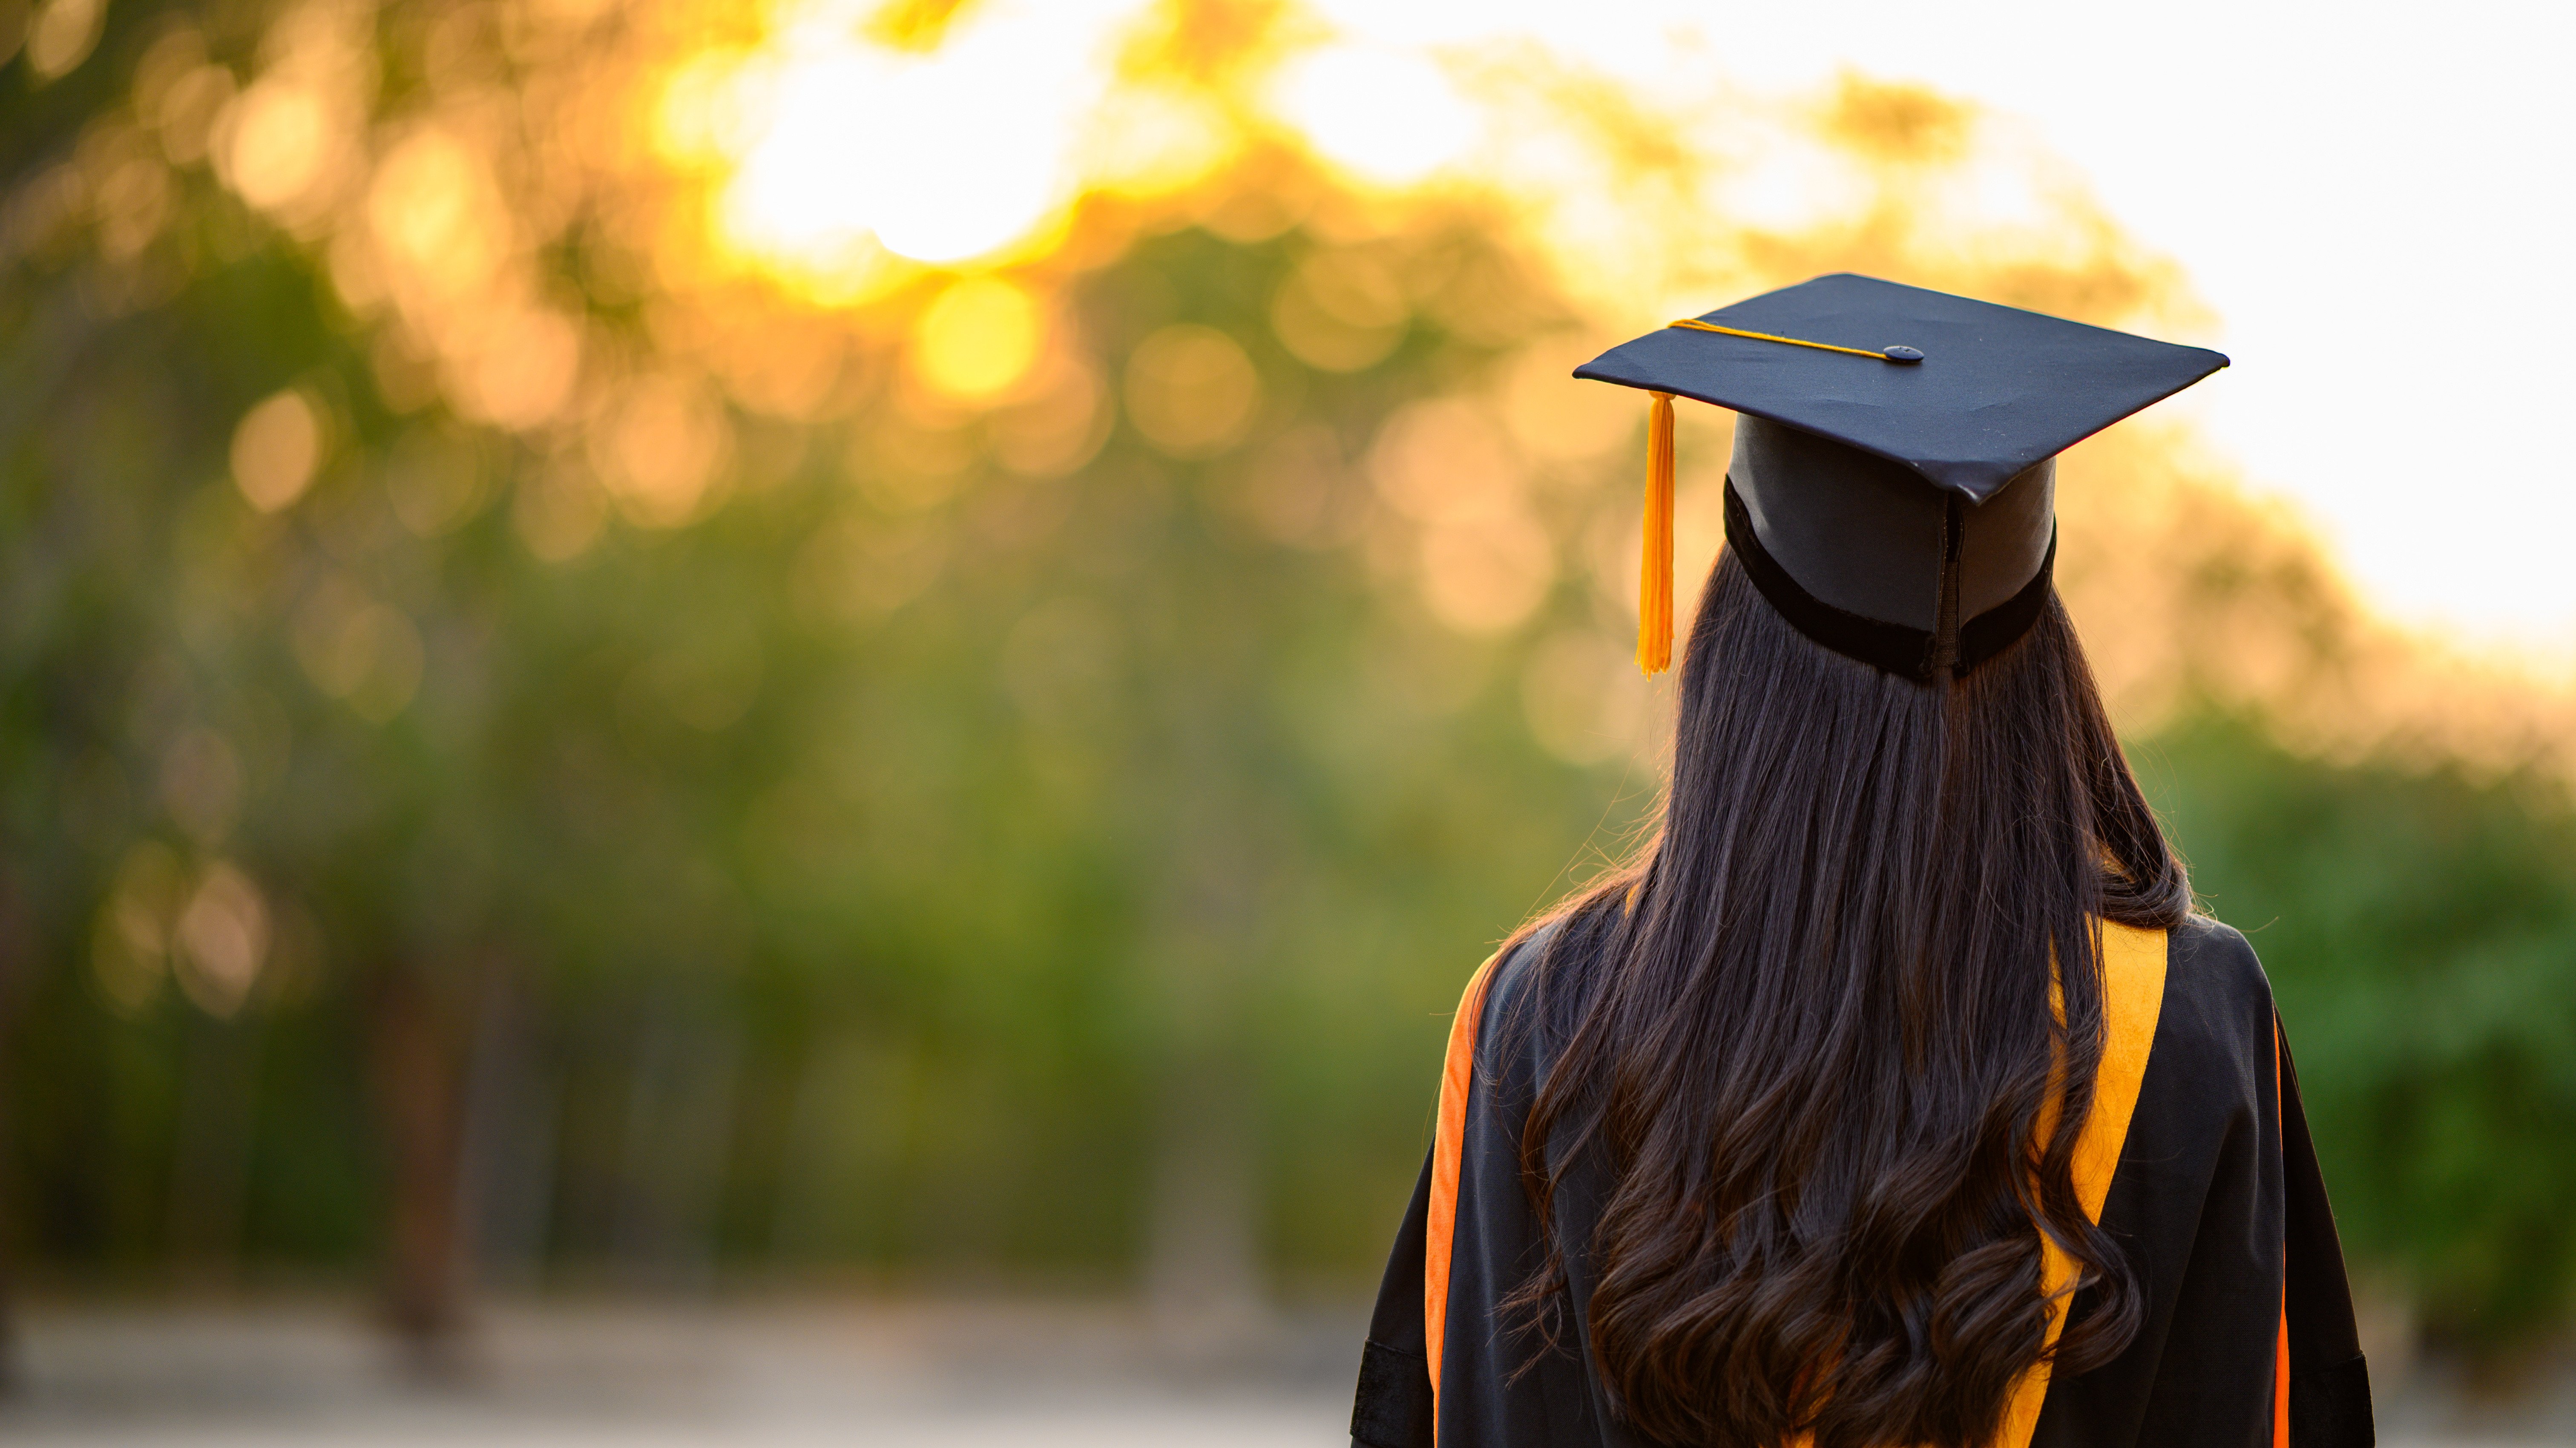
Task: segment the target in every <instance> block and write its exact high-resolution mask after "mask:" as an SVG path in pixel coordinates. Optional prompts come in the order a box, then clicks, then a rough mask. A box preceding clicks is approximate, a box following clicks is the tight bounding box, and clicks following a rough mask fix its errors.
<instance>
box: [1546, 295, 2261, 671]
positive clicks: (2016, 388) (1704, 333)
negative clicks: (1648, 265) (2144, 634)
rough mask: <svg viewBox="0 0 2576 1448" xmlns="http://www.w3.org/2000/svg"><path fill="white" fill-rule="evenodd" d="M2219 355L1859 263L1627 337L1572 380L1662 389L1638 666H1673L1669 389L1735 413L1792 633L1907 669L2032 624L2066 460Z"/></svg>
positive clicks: (1733, 499)
mask: <svg viewBox="0 0 2576 1448" xmlns="http://www.w3.org/2000/svg"><path fill="white" fill-rule="evenodd" d="M2226 365H2227V359H2226V358H2225V357H2223V356H2221V355H2220V354H2218V353H2216V352H2212V351H2208V350H2206V349H2204V348H2200V347H2178V346H2175V345H2173V344H2172V343H2169V342H2157V341H2153V340H2150V339H2148V338H2145V337H2136V336H2131V335H2129V334H2128V333H2126V332H2113V331H2108V330H2106V329H2104V328H2101V327H2088V326H2086V325H2084V324H2083V323H2081V322H2069V321H2066V320H2064V319H2062V318H2058V317H2050V316H2044V315H2042V314H2040V313H2038V312H2025V311H2021V310H2019V309H2018V308H2014V307H2001V306H1996V305H1995V304H1994V303H1992V302H1980V301H1974V300H1971V299H1969V298H1967V297H1957V296H1951V295H1949V294H1948V293H1946V292H1934V291H1926V290H1924V289H1923V288H1921V287H1909V286H1900V285H1898V284H1897V283H1895V282H1884V281H1879V280H1878V279H1876V278H1874V277H1864V276H1854V275H1851V274H1848V273H1844V274H1838V275H1834V276H1823V277H1818V278H1816V279H1815V280H1814V281H1810V282H1802V283H1800V284H1798V285H1797V286H1794V287H1785V288H1782V289H1781V290H1779V291H1776V292H1766V293H1764V294H1763V295H1761V296H1758V297H1754V298H1752V299H1750V300H1748V301H1742V302H1738V303H1736V304H1735V305H1733V306H1731V307H1721V308H1719V309H1718V310H1716V311H1714V312H1709V313H1707V314H1705V315H1703V316H1700V317H1697V318H1690V319H1685V320H1682V321H1678V322H1674V323H1672V324H1671V325H1670V326H1667V327H1665V328H1664V329H1662V330H1661V331H1657V332H1650V333H1648V334H1646V335H1645V336H1643V337H1639V338H1637V339H1636V340H1635V341H1633V342H1626V343H1622V344H1621V345H1619V346H1617V347H1613V348H1611V349H1610V350H1609V351H1607V352H1604V353H1602V354H1601V355H1600V356H1598V357H1595V358H1593V359H1592V360H1591V361H1590V362H1587V363H1585V364H1583V366H1581V367H1579V368H1577V369H1575V373H1574V375H1575V376H1577V377H1581V378H1587V379H1591V380H1594V381H1599V382H1616V383H1618V384H1620V385H1621V386H1623V387H1636V388H1642V389H1644V390H1645V391H1647V392H1650V393H1652V394H1654V406H1653V412H1652V423H1651V425H1650V427H1649V428H1648V430H1647V448H1646V453H1647V484H1646V546H1645V568H1644V577H1643V580H1642V582H1641V585H1640V603H1641V607H1640V617H1639V620H1638V634H1637V663H1638V666H1639V667H1640V668H1642V669H1644V670H1645V671H1646V672H1647V673H1649V674H1653V673H1658V672H1661V671H1662V670H1664V669H1666V668H1669V667H1671V665H1672V634H1673V601H1672V598H1673V542H1672V536H1673V535H1672V512H1673V399H1674V398H1675V397H1691V398H1696V399H1698V400H1699V401H1702V402H1708V403H1714V404H1715V405H1717V406H1719V407H1725V408H1731V409H1733V410H1734V411H1735V412H1736V413H1737V414H1738V416H1737V418H1736V424H1735V456H1734V458H1733V460H1732V462H1731V463H1730V465H1729V467H1728V469H1727V481H1726V542H1727V546H1728V547H1729V548H1732V549H1734V550H1735V551H1736V554H1737V556H1738V558H1739V559H1740V560H1741V561H1742V562H1743V565H1744V569H1745V572H1746V573H1747V574H1748V575H1749V576H1750V577H1751V578H1752V580H1753V583H1754V586H1755V587H1756V588H1758V589H1759V590H1760V591H1761V593H1762V596H1763V597H1764V598H1765V599H1767V600H1769V601H1770V603H1771V605H1772V606H1773V607H1775V608H1777V609H1779V610H1780V612H1781V613H1782V615H1784V616H1785V617H1787V619H1788V620H1789V622H1790V623H1791V624H1793V625H1794V626H1796V628H1797V629H1798V630H1799V632H1801V633H1804V634H1806V635H1807V636H1808V637H1809V638H1811V639H1814V640H1815V641H1816V642H1818V643H1820V644H1823V645H1824V646H1826V647H1827V648H1830V649H1833V650H1835V651H1836V652H1838V653H1843V654H1847V655H1849V656H1851V657H1853V658H1856V659H1859V660H1861V661H1863V662H1865V663H1869V664H1874V665H1876V666H1877V667H1879V668H1882V669H1885V670H1887V671H1888V672H1890V673H1894V674H1900V675H1903V676H1905V677H1907V678H1911V679H1929V678H1931V677H1933V676H1934V675H1935V674H1936V673H1938V672H1941V671H1944V670H1947V671H1951V672H1953V673H1960V672H1965V671H1966V670H1968V669H1970V668H1973V667H1975V666H1976V665H1977V664H1978V663H1981V662H1983V661H1984V660H1986V659H1988V658H1991V657H1993V656H1994V655H1995V654H1996V653H1998V652H2000V651H2001V650H2002V649H2003V648H2004V646H2005V645H2007V644H2010V643H2011V642H2013V641H2014V640H2015V639H2018V638H2020V637H2021V635H2022V634H2023V633H2024V632H2025V631H2027V630H2028V629H2029V628H2030V626H2031V625H2032V624H2033V623H2035V622H2037V621H2038V618H2039V615H2040V612H2041V610H2042V609H2044V608H2045V607H2046V606H2047V603H2048V593H2049V584H2050V570H2051V568H2052V566H2053V564H2054V563H2055V561H2056V556H2057V519H2056V509H2055V498H2056V486H2057V476H2056V462H2055V459H2056V455H2057V454H2058V453H2060V452H2063V451H2065V450H2066V449H2067V448H2069V447H2071V446H2073V445H2074V444H2075V443H2077V442H2079V441H2081V440H2083V439H2084V438H2087V437H2090V436H2092V435H2093V434H2094V433H2096V432H2099V431H2101V430H2102V429H2103V428H2106V427H2108V426H2110V425H2111V424H2112V423H2115V422H2117V421H2119V420H2120V419H2121V418H2124V417H2127V416H2128V415H2129V414H2131V413H2133V412H2136V411H2138V410H2139V409H2141V408H2144V407H2147V406H2149V405H2150V404H2152V403H2155V402H2158V401H2161V400H2162V399H2164V398H2166V397H2170V396H2172V395H2173V394H2174V393H2176V392H2180V391H2181V390H2182V389H2184V388H2186V387H2189V386H2190V385H2191V384H2193V383H2195V382H2198V381H2199V380H2200V379H2202V378H2204V377H2206V376H2208V375H2209V374H2210V373H2212V372H2215V371H2217V370H2218V369H2219V368H2221V367H2224V366H2226Z"/></svg>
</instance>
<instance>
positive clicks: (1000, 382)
mask: <svg viewBox="0 0 2576 1448" xmlns="http://www.w3.org/2000/svg"><path fill="white" fill-rule="evenodd" d="M1042 340H1043V338H1042V337H1041V335H1040V318H1039V315H1038V306H1037V301H1036V299H1035V298H1032V297H1031V296H1030V295H1029V294H1028V292H1027V291H1026V290H1024V289H1022V288H1020V287H1017V286H1013V285H1012V284H1011V283H1009V282H1007V281H1003V280H1001V279H999V278H996V277H968V278H966V279H965V280H963V281H960V282H958V283H956V284H955V285H953V286H951V287H949V288H948V289H947V290H946V291H944V292H942V293H940V294H939V299H938V300H937V301H934V302H932V303H931V304H930V305H929V306H927V307H924V308H923V309H922V312H921V318H920V320H919V321H917V322H916V323H914V324H913V331H912V360H913V365H914V366H915V367H917V368H919V369H920V372H921V378H922V380H923V381H924V382H927V383H928V384H930V386H931V387H932V388H934V389H935V390H937V391H939V392H941V393H943V394H945V395H947V396H949V397H953V398H956V399H958V400H960V401H968V402H979V401H982V400H983V399H985V398H988V397H992V396H995V395H996V394H998V393H1000V392H1002V391H1004V390H1005V389H1007V388H1009V387H1010V386H1011V384H1012V383H1015V382H1017V381H1019V380H1020V378H1021V377H1022V376H1024V375H1025V374H1026V373H1027V372H1028V370H1029V366H1030V364H1031V363H1033V362H1035V361H1036V360H1037V356H1038V346H1039V343H1040V342H1041V341H1042Z"/></svg>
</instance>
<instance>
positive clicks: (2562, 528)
mask: <svg viewBox="0 0 2576 1448" xmlns="http://www.w3.org/2000/svg"><path fill="white" fill-rule="evenodd" d="M1318 8H1320V9H1322V10H1325V11H1327V12H1329V13H1331V14H1332V16H1333V19H1334V20H1335V22H1336V23H1337V24H1338V25H1340V26H1342V27H1343V28H1344V30H1345V31H1346V33H1349V34H1351V35H1353V36H1354V37H1359V36H1365V37H1369V38H1371V39H1374V40H1377V41H1379V42H1381V43H1384V44H1386V45H1388V46H1390V47H1397V48H1411V47H1418V46H1430V47H1437V46H1439V45H1441V44H1444V43H1449V44H1454V43H1458V42H1461V41H1471V40H1482V39H1489V38H1493V37H1495V36H1498V35H1508V34H1513V33H1524V34H1530V35H1534V36H1537V37H1539V38H1540V39H1542V40H1544V41H1545V42H1546V43H1547V44H1548V46H1549V47H1550V48H1552V49H1554V50H1557V51H1559V52H1561V53H1565V54H1569V55H1579V56H1581V57H1583V58H1585V59H1587V60H1589V61H1591V62H1592V63H1594V64H1596V65H1598V66H1600V67H1602V68H1603V69H1606V70H1610V71H1613V72H1615V73H1618V74H1621V75H1624V76H1627V77H1630V78H1632V79H1635V80H1637V81H1639V82H1640V83H1644V84H1648V85H1655V86H1672V85H1684V86H1689V87H1691V88H1694V89H1702V90H1704V89H1705V88H1706V85H1707V76H1706V74H1705V71H1706V69H1707V68H1708V67H1709V66H1711V65H1712V64H1714V66H1715V67H1716V68H1717V69H1719V70H1720V71H1721V72H1722V73H1723V74H1724V75H1725V76H1726V77H1728V78H1731V79H1733V80H1736V81H1738V82H1741V83H1743V84H1746V85H1748V86H1751V87H1753V88H1755V89H1758V90H1764V91H1773V90H1778V91H1788V90H1795V89H1805V88H1809V87H1813V86H1815V85H1817V84H1819V83H1821V82H1824V81H1826V80H1829V79H1830V78H1831V77H1832V76H1833V75H1834V74H1835V73H1836V72H1837V71H1838V70H1840V69H1842V68H1844V67H1846V66H1848V67H1854V68H1857V69H1859V70H1860V71H1862V72H1864V73H1866V74H1868V75H1870V76H1872V77H1874V78H1878V79H1886V80H1915V81H1921V82H1924V83H1926V84H1929V85H1931V86H1933V87H1935V88H1937V89H1939V90H1941V91H1943V92H1946V93H1948V94H1951V95H1954V96H1960V97H1964V98H1967V99H1971V100H1974V101H1978V102H1981V103H1983V104H1984V105H1985V106H1987V107H1989V108H1990V109H1992V110H1995V111H1998V112H2001V113H2003V114H2005V115H2007V116H2010V117H2015V118H2018V119H2020V120H2021V121H2023V122H2026V123H2027V124H2029V125H2030V126H2032V127H2033V128H2035V129H2036V130H2037V132H2038V133H2039V137H2040V139H2041V141H2042V142H2043V143H2044V144H2045V145H2046V146H2047V147H2048V148H2049V149H2051V150H2053V151H2055V152H2057V153H2058V154H2060V155H2061V156H2063V157H2065V158H2066V159H2067V160H2068V161H2070V162H2072V163H2073V164H2074V165H2075V166H2076V167H2077V168H2078V169H2079V170H2080V171H2082V172H2083V173H2084V174H2085V175H2086V176H2087V177H2088V178H2089V179H2090V181H2091V183H2092V185H2093V187H2094V188H2095V190H2096V192H2097V194H2098V195H2099V196H2100V197H2101V199H2102V200H2103V201H2104V203H2105V204H2106V205H2107V206H2108V208H2109V209H2110V211H2111V212H2112V214H2113V215H2114V216H2115V217H2117V218H2118V219H2119V220H2120V222H2121V223H2122V224H2123V225H2124V226H2125V227H2126V228H2127V229H2128V230H2129V231H2130V232H2131V234H2133V235H2135V236H2137V237H2139V238H2140V239H2142V240H2143V241H2145V242H2146V243H2147V244H2148V245H2150V246H2153V247H2155V248H2157V249H2158V250H2160V251H2163V252H2165V253H2167V254H2169V255H2171V256H2173V257H2174V258H2176V259H2177V260H2179V261H2180V262H2181V263H2182V265H2183V266H2184V267H2185V268H2186V270H2187V271H2188V272H2189V274H2190V275H2191V277H2192V279H2193V281H2194V282H2195V284H2196V285H2197V287H2198V289H2199V291H2200V294H2201V295H2202V296H2203V297H2204V298H2205V299H2206V300H2207V301H2208V302H2209V303H2210V304H2211V306H2212V307H2213V308H2214V309H2215V310H2216V311H2217V312H2218V314H2219V315H2220V317H2221V318H2222V319H2223V321H2224V324H2225V330H2224V333H2223V335H2222V336H2221V337H2220V338H2219V339H2218V343H2217V344H2218V345H2219V346H2221V347H2222V348H2224V349H2225V350H2226V351H2228V352H2229V353H2230V354H2231V355H2232V356H2233V358H2234V359H2235V364H2236V365H2235V366H2234V367H2233V368H2232V369H2230V370H2229V371H2227V372H2224V373H2221V374H2219V376H2218V377H2216V378H2213V379H2212V380H2211V381H2209V382H2208V383H2205V384H2203V385H2202V386H2201V387H2200V388H2198V389H2196V390H2195V391H2194V392H2193V393H2191V394H2186V396H2185V397H2184V398H2182V399H2177V400H2176V401H2175V402H2172V403H2168V404H2166V406H2167V407H2169V408H2177V409H2188V410H2191V411H2193V412H2194V413H2196V414H2197V415H2198V416H2199V417H2200V418H2202V419H2203V420H2204V422H2205V423H2206V425H2207V426H2208V427H2209V429H2210V430H2211V432H2212V433H2213V434H2214V435H2215V437H2216V438H2217V440H2218V441H2219V442H2220V443H2221V444H2222V445H2223V446H2224V447H2225V448H2227V449H2228V450H2229V451H2230V452H2232V453H2233V454H2234V455H2235V456H2236V457H2237V458H2239V459H2240V460H2242V462H2243V463H2244V464H2245V466H2246V469H2247V471H2248V473H2249V475H2250V476H2251V478H2252V480H2253V481H2254V482H2255V483H2256V484H2258V485H2259V486H2263V487H2266V488H2273V489H2278V490H2281V491H2283V492H2286V493H2288V494H2290V495H2292V496H2293V497H2295V498H2296V499H2297V500H2298V501H2299V503H2300V504H2301V505H2302V507H2303V508H2304V510H2305V511H2306V512H2307V514H2308V515H2309V517H2310V518H2311V519H2312V520H2313V521H2314V522H2315V523H2316V524H2317V525H2318V526H2319V527H2320V529H2321V530H2322V531H2323V532H2324V533H2325V534H2326V535H2327V536H2328V537H2329V538H2330V539H2332V540H2333V542H2334V544H2335V546H2336V547H2337V549H2338V550H2339V552H2340V553H2341V555H2342V557H2343V559H2344V561H2345V564H2346V566H2347V567H2348V568H2349V569H2350V571H2351V572H2352V573H2353V575H2354V576H2355V577H2356V578H2357V579H2358V581H2359V582H2360V583H2361V584H2362V586H2363V587H2364V588H2365V589H2366V590H2367V591H2368V592H2369V594H2370V595H2371V596H2372V597H2373V598H2374V599H2376V600H2377V601H2378V603H2379V604H2380V606H2381V607H2382V608H2384V609H2385V610H2387V611H2388V612H2389V613H2391V614H2393V615H2395V616H2396V617H2399V618H2401V619H2404V620H2407V621H2409V622H2413V623H2418V624H2421V625H2425V626H2429V627H2433V628H2436V629H2439V630H2441V631H2444V632H2450V633H2454V634H2457V635H2459V636H2462V637H2464V638H2466V639H2469V640H2477V641H2486V642H2493V643H2500V644H2507V645H2515V646H2519V649H2521V650H2527V651H2529V652H2531V653H2532V654H2535V655H2537V656H2539V657H2540V658H2544V659H2548V660H2550V661H2552V662H2554V663H2556V664H2558V665H2560V666H2562V667H2576V546H2571V545H2576V456H2572V455H2571V452H2570V450H2569V448H2568V446H2567V440H2566V439H2565V438H2563V437H2562V436H2560V435H2559V434H2558V429H2559V427H2561V426H2563V425H2566V424H2569V423H2571V422H2576V408H2571V407H2570V406H2569V405H2568V403H2567V401H2566V400H2565V399H2566V396H2567V389H2568V387H2569V382H2570V379H2571V378H2576V357H2571V355H2570V354H2571V351H2576V255H2571V245H2570V239H2571V237H2576V184H2571V181H2570V178H2576V115H2571V112H2570V109H2569V97H2570V92H2569V90H2568V87H2567V80H2566V78H2567V77H2568V76H2569V75H2570V74H2571V73H2576V7H2570V6H2566V5H2563V4H2561V5H2548V4H2531V3H2524V4H2511V5H2500V4H2478V3H2462V4H2453V5H2444V6H2426V5H2422V4H2411V5H2405V6H2398V5H2392V4H2387V3H2384V0H2346V3H2342V4H2334V5H2325V4H2282V3H2247V0H2167V3H2164V4H2161V5H2158V6H2155V7H2152V8H2151V9H2140V8H2139V7H2136V6H2104V5H2080V4H2068V3H2065V0H2054V3H2048V0H1949V3H1946V4H1937V5H1935V4H1926V3H1923V0H1902V3H1896V0H1841V3H1838V4H1833V5H1825V6H1816V5H1782V4H1779V3H1777V0H1771V3H1765V4H1749V3H1742V0H1690V3H1684V0H1589V3H1585V4H1580V5H1569V4H1565V3H1563V0H1476V3H1472V4H1469V3H1448V4H1443V3H1428V4H1422V5H1414V6H1405V5H1396V4H1389V3H1386V0H1321V3H1320V4H1319V5H1318ZM1685 38H1687V39H1688V40H1692V41H1696V42H1697V43H1688V44H1676V41H1679V40H1684V39H1685ZM1685 68H1686V69H1689V70H1695V71H1700V72H1701V74H1700V75H1698V76H1697V77H1695V78H1691V77H1685V76H1683V75H1681V74H1679V73H1678V72H1680V71H1681V70H1683V69H1685ZM1710 300H1711V305H1715V304H1717V303H1718V302H1721V301H1724V300H1728V299H1725V298H1712V299H1710Z"/></svg>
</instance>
